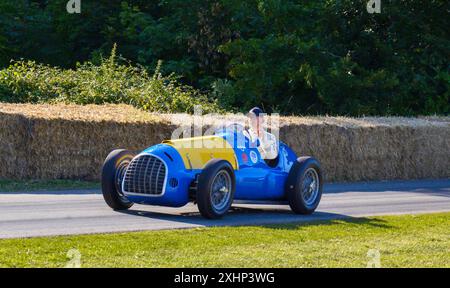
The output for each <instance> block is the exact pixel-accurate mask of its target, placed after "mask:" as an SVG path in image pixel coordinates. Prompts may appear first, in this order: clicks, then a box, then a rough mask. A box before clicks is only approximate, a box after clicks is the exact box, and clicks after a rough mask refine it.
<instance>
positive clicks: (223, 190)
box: [196, 159, 236, 219]
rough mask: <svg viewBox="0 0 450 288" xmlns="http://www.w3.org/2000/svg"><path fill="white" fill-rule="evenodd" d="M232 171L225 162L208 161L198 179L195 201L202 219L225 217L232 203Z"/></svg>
mask: <svg viewBox="0 0 450 288" xmlns="http://www.w3.org/2000/svg"><path fill="white" fill-rule="evenodd" d="M235 187H236V184H235V177H234V170H233V167H232V166H231V164H230V163H229V162H228V161H226V160H221V159H213V160H210V161H209V162H208V163H207V164H206V166H205V168H204V169H203V171H202V173H201V174H200V175H199V178H198V187H197V193H196V200H197V205H198V210H199V211H200V214H201V215H202V216H203V217H206V218H208V219H217V218H220V217H222V216H223V215H225V214H226V213H227V212H228V210H229V209H230V207H231V204H232V203H233V197H234V191H235Z"/></svg>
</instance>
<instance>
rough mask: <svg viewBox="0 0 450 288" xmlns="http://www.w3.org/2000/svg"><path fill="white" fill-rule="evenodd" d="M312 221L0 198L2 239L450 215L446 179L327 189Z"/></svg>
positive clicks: (90, 199)
mask: <svg viewBox="0 0 450 288" xmlns="http://www.w3.org/2000/svg"><path fill="white" fill-rule="evenodd" d="M324 191H325V194H324V195H323V197H322V201H321V204H320V206H319V208H318V210H317V211H316V213H314V214H313V215H310V216H302V215H295V214H293V213H291V211H290V209H289V206H284V205H241V204H240V205H234V206H233V207H234V208H233V209H232V211H230V213H229V214H228V215H227V216H226V217H225V218H223V219H221V220H215V221H211V220H206V219H203V218H202V217H201V216H200V215H199V213H198V212H197V207H196V206H194V205H191V204H189V205H187V206H186V207H183V208H166V207H156V206H143V205H135V206H133V207H132V208H131V209H130V210H129V211H126V212H114V211H112V210H111V209H109V208H108V207H107V206H106V204H105V203H104V201H103V198H102V195H101V194H100V192H99V191H92V190H91V191H56V192H55V191H39V192H0V238H17V237H36V236H51V235H70V234H87V233H105V232H121V231H139V230H159V229H177V228H192V227H203V226H224V225H260V224H272V223H288V222H301V221H312V220H325V219H337V218H342V217H364V216H374V215H387V214H415V213H432V212H443V211H450V179H444V180H427V181H408V182H404V181H401V182H400V181H394V182H377V183H355V184H329V185H325V188H324Z"/></svg>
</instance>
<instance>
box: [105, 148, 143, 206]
mask: <svg viewBox="0 0 450 288" xmlns="http://www.w3.org/2000/svg"><path fill="white" fill-rule="evenodd" d="M134 156H135V154H133V153H131V152H130V151H127V150H123V149H118V150H114V151H112V152H111V153H109V155H108V157H106V160H105V163H103V169H102V193H103V198H104V199H105V202H106V204H108V206H109V207H111V208H112V209H114V210H126V209H128V208H130V207H131V206H133V203H132V202H130V201H129V200H128V199H127V197H126V196H125V195H124V194H123V192H122V180H123V177H124V176H125V172H126V169H127V167H128V165H129V164H130V162H131V160H132V159H133V157H134Z"/></svg>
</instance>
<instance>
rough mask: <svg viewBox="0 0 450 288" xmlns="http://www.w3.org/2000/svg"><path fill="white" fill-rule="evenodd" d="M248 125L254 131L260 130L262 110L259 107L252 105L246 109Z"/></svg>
mask: <svg viewBox="0 0 450 288" xmlns="http://www.w3.org/2000/svg"><path fill="white" fill-rule="evenodd" d="M248 117H249V118H250V126H251V128H252V129H253V130H254V131H258V132H259V131H261V130H262V127H263V124H264V112H263V110H262V109H261V108H259V107H253V108H252V109H250V111H248Z"/></svg>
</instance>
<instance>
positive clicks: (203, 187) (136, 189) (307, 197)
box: [102, 124, 323, 219]
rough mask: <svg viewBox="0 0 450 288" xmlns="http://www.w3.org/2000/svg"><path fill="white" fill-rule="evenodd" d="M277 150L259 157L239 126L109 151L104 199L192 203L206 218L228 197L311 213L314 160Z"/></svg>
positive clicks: (222, 210)
mask: <svg viewBox="0 0 450 288" xmlns="http://www.w3.org/2000/svg"><path fill="white" fill-rule="evenodd" d="M278 151H279V152H278V157H277V158H276V159H272V160H269V161H267V160H264V159H261V155H260V153H259V151H258V143H252V142H251V141H250V139H249V137H247V136H246V133H245V129H244V127H243V126H241V125H239V124H233V125H230V126H228V127H225V128H223V129H220V130H218V131H216V132H215V133H214V135H211V136H202V137H194V138H185V139H179V140H167V141H163V142H162V143H161V144H158V145H154V146H151V147H149V148H147V149H145V150H143V151H142V152H141V153H139V154H137V155H135V154H134V153H132V152H130V151H127V150H114V151H112V152H111V153H110V154H109V155H108V157H107V158H106V160H105V162H104V164H103V169H102V192H103V197H104V199H105V201H106V203H107V204H108V205H109V206H110V207H111V208H112V209H114V210H124V209H128V208H130V207H131V206H132V205H133V203H138V204H148V205H161V206H170V207H181V206H184V205H186V204H187V203H188V202H191V201H192V202H194V203H197V205H198V209H199V211H200V213H201V215H203V216H204V217H206V218H209V219H215V218H220V217H222V216H223V215H225V214H226V213H227V211H228V210H229V209H230V207H231V205H232V203H233V201H235V203H280V202H283V203H286V202H287V203H288V204H289V205H290V207H291V209H292V210H293V211H294V212H295V213H299V214H311V213H313V212H314V211H315V209H316V208H317V206H318V205H319V202H320V198H321V196H322V185H323V180H322V172H321V168H320V164H319V162H318V161H317V160H316V159H314V158H313V157H300V158H297V156H296V155H295V153H294V152H293V151H292V150H291V149H290V148H289V147H288V146H287V145H286V144H284V143H282V142H279V150H278Z"/></svg>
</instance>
